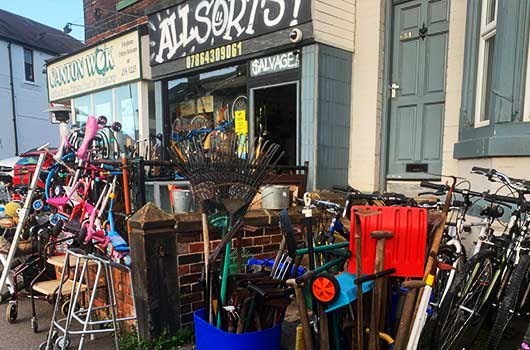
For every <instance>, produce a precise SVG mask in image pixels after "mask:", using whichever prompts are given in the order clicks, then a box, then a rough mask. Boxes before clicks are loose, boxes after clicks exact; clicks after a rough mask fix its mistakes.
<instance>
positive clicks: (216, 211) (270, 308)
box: [170, 133, 289, 333]
mask: <svg viewBox="0 0 530 350" xmlns="http://www.w3.org/2000/svg"><path fill="white" fill-rule="evenodd" d="M279 149H280V146H279V145H277V144H274V143H270V142H263V143H262V142H256V143H254V144H252V145H251V147H250V149H249V152H248V153H247V154H245V156H244V157H243V156H242V155H241V154H240V152H238V150H239V142H238V137H237V135H236V134H233V133H218V134H216V135H215V139H212V140H210V141H209V142H208V144H207V145H205V143H203V142H201V141H199V140H195V139H193V140H184V141H181V142H178V143H176V144H174V145H173V146H172V147H171V149H170V152H171V154H172V155H173V158H174V162H175V164H176V166H177V167H178V168H179V171H180V173H181V174H182V175H183V176H184V177H185V178H186V179H188V180H189V181H190V183H191V188H192V191H193V194H194V198H195V202H196V203H198V204H199V205H200V210H201V214H202V222H203V242H204V261H205V268H204V276H205V278H204V279H205V282H206V288H205V305H206V307H207V309H208V310H207V315H208V321H209V323H210V324H212V325H216V326H217V328H220V329H224V330H226V331H230V332H234V333H235V332H237V333H242V332H245V331H250V330H260V329H262V328H266V327H270V326H273V325H275V324H276V323H277V322H278V320H280V319H281V314H282V313H283V311H282V310H285V307H286V306H287V304H288V303H289V298H288V292H286V291H285V290H286V286H285V283H284V282H283V281H281V280H276V279H274V278H273V277H272V276H271V275H268V274H246V273H241V271H243V270H244V269H242V266H241V263H242V259H241V250H240V249H237V250H236V254H235V255H236V259H235V260H236V261H235V262H233V261H232V260H233V259H231V256H233V254H231V251H232V240H233V239H238V238H239V237H240V236H239V235H240V233H241V232H242V230H241V229H242V226H243V217H244V216H245V214H246V212H247V210H248V208H249V207H250V205H251V204H252V201H253V200H254V198H255V196H256V194H257V192H258V190H259V188H260V186H261V185H262V184H263V182H264V180H265V178H266V176H267V175H268V173H269V169H270V168H271V167H274V166H275V165H276V163H277V161H278V160H279V159H280V158H281V156H282V155H283V153H282V152H280V151H279ZM209 225H211V226H212V227H215V228H216V229H219V230H220V231H221V232H222V240H221V242H220V244H219V245H217V247H216V249H215V250H214V251H212V252H210V236H209ZM223 251H224V254H223V255H224V256H223V257H222V259H220V257H221V255H222V254H221V253H222V252H223ZM234 265H235V268H233V266H234ZM234 270H235V271H234ZM258 315H261V316H263V317H259V316H258Z"/></svg>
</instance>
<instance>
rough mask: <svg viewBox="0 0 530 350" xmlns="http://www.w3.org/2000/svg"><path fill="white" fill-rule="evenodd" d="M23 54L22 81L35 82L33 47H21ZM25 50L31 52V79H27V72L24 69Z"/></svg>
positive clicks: (25, 63)
mask: <svg viewBox="0 0 530 350" xmlns="http://www.w3.org/2000/svg"><path fill="white" fill-rule="evenodd" d="M22 52H23V56H24V81H26V82H29V83H35V51H34V50H33V49H30V48H29V47H23V50H22ZM26 52H30V53H31V71H32V72H31V76H32V78H33V80H31V79H28V72H27V70H26V68H27V67H26V65H27V64H28V63H27V62H26Z"/></svg>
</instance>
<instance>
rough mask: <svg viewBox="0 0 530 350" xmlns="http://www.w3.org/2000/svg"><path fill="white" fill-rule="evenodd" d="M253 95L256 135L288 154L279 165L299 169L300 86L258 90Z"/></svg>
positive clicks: (277, 86)
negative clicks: (297, 166) (275, 144)
mask: <svg viewBox="0 0 530 350" xmlns="http://www.w3.org/2000/svg"><path fill="white" fill-rule="evenodd" d="M251 94H252V101H253V103H252V105H253V114H254V123H253V124H254V126H253V132H254V135H255V136H256V137H261V138H263V140H269V141H271V142H275V143H277V144H279V145H280V146H281V149H282V150H283V151H285V154H284V155H283V157H282V158H281V159H280V161H279V162H278V165H289V166H295V165H297V161H298V144H297V140H298V139H299V137H298V136H299V135H298V83H296V82H295V83H286V84H281V85H274V86H267V87H259V88H254V89H252V90H251Z"/></svg>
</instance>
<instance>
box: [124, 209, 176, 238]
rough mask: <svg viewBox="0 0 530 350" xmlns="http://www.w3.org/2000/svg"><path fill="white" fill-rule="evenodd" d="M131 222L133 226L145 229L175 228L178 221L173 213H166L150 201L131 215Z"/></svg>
mask: <svg viewBox="0 0 530 350" xmlns="http://www.w3.org/2000/svg"><path fill="white" fill-rule="evenodd" d="M129 224H130V226H131V228H136V229H140V230H143V231H145V230H152V229H160V228H171V229H173V228H174V227H175V224H176V221H175V218H174V216H173V215H171V214H169V213H166V212H165V211H163V210H162V209H160V208H159V207H157V206H156V205H155V204H154V203H153V202H149V203H147V204H146V205H144V206H143V207H142V208H141V209H140V210H138V211H137V212H136V213H134V215H133V216H131V218H130V219H129Z"/></svg>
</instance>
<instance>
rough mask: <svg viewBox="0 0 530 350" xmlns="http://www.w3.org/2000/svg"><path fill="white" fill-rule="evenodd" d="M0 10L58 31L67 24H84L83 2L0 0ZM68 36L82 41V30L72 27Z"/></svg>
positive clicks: (68, 0) (75, 0) (64, 0)
mask: <svg viewBox="0 0 530 350" xmlns="http://www.w3.org/2000/svg"><path fill="white" fill-rule="evenodd" d="M0 9H2V10H5V11H9V12H13V13H16V14H17V15H21V16H24V17H27V18H30V19H32V20H34V21H37V22H40V23H42V24H46V25H48V26H50V27H54V28H57V29H59V30H63V27H64V26H65V25H66V23H68V22H71V23H76V24H84V16H83V0H0ZM70 35H72V36H73V37H74V38H76V39H79V40H84V28H82V27H76V26H74V27H72V32H71V33H70Z"/></svg>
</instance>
